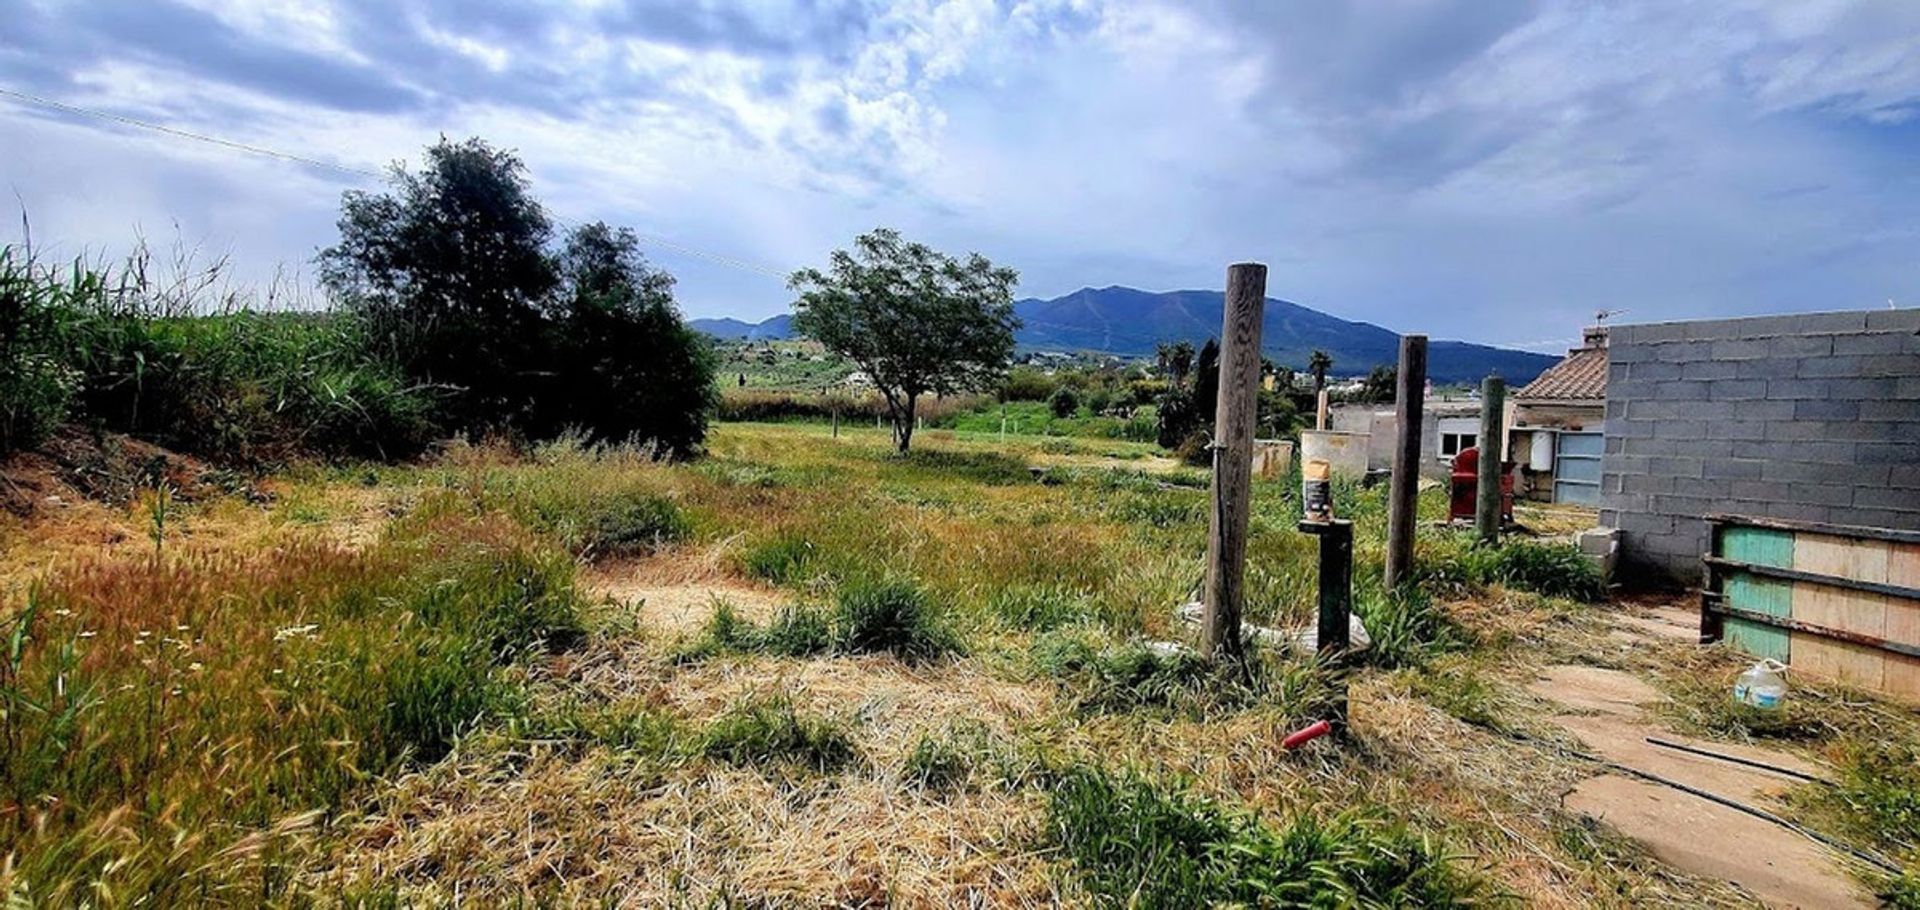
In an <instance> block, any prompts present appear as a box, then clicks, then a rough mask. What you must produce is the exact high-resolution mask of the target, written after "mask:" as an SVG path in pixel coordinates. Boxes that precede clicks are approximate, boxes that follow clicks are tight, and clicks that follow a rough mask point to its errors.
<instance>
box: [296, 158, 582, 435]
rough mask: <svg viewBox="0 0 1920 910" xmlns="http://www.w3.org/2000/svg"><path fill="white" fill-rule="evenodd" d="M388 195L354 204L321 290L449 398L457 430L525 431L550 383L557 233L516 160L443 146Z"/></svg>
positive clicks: (326, 259)
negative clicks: (552, 247) (548, 326)
mask: <svg viewBox="0 0 1920 910" xmlns="http://www.w3.org/2000/svg"><path fill="white" fill-rule="evenodd" d="M389 183H390V185H391V188H392V192H390V193H379V194H375V193H364V192H359V191H350V192H348V193H347V194H346V195H345V196H344V197H343V198H342V200H341V207H340V208H341V210H340V221H339V226H340V242H339V243H338V244H335V245H334V246H332V247H329V248H327V249H325V250H323V251H321V253H320V259H319V262H320V278H321V281H322V282H323V283H325V284H326V286H327V288H328V289H329V290H331V291H332V292H333V293H334V295H335V297H336V298H337V299H339V300H340V301H341V302H342V303H344V304H345V305H346V306H347V307H348V308H349V309H350V310H352V311H354V312H355V313H357V314H358V315H359V316H360V317H361V318H362V319H363V320H365V323H366V326H367V330H368V332H369V333H370V335H371V337H372V341H373V343H374V344H375V345H376V346H377V348H378V349H379V350H380V352H381V353H382V354H384V355H385V356H387V357H390V358H392V359H393V360H394V361H395V362H397V363H399V364H400V365H401V366H402V367H403V368H405V369H406V370H407V371H408V372H409V373H410V374H412V375H414V376H416V377H418V378H420V379H422V380H424V381H426V382H429V383H431V384H433V385H434V386H437V387H439V388H441V389H442V391H443V392H445V393H446V394H444V395H443V396H442V398H443V401H442V405H443V412H444V414H445V416H446V417H447V418H448V419H449V420H450V421H451V422H452V424H453V428H454V429H459V430H468V431H472V430H487V429H498V428H501V427H504V426H508V425H520V424H524V423H525V422H526V421H527V420H528V419H529V417H530V416H531V414H530V412H531V411H532V409H533V407H534V398H535V396H536V395H537V393H538V391H539V389H540V387H541V386H542V384H543V382H542V381H543V380H544V379H545V377H546V375H547V366H548V363H547V360H548V358H547V356H546V353H547V352H546V351H545V350H544V349H543V345H544V343H545V341H546V338H547V336H546V333H545V331H544V329H545V325H544V324H543V321H542V318H541V316H542V309H543V308H544V307H545V306H546V304H547V300H548V296H549V295H550V294H551V293H552V292H553V291H554V289H555V287H556V286H557V283H558V281H559V276H558V274H557V270H556V268H555V265H554V261H553V257H551V256H550V255H548V253H547V249H546V247H547V243H548V241H549V239H550V238H551V236H552V233H553V227H552V225H551V223H550V222H549V221H548V219H547V214H546V212H545V211H544V210H543V209H542V208H541V206H540V203H539V202H538V201H536V200H535V199H534V198H533V194H532V190H531V188H530V187H529V186H528V183H527V176H526V166H525V165H524V164H522V163H521V161H520V159H519V158H518V157H516V156H515V155H514V154H513V153H511V152H508V151H504V150H501V149H496V148H494V147H492V146H490V145H488V144H487V143H486V142H484V141H482V140H480V139H468V140H466V141H464V142H453V141H450V140H448V139H445V138H442V139H441V140H440V141H439V142H438V143H436V144H435V145H433V146H431V147H429V148H428V149H427V156H426V162H425V163H424V165H423V166H422V167H421V169H420V170H419V171H418V172H414V171H410V170H408V169H407V168H406V167H405V166H403V165H399V164H396V165H394V167H393V169H392V172H391V175H390V178H389Z"/></svg>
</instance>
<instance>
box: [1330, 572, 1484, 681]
mask: <svg viewBox="0 0 1920 910" xmlns="http://www.w3.org/2000/svg"><path fill="white" fill-rule="evenodd" d="M1353 610H1354V613H1356V614H1358V615H1359V617H1360V620H1361V622H1363V623H1364V624H1365V625H1366V627H1367V635H1368V636H1369V637H1370V638H1372V639H1373V647H1371V648H1369V649H1368V650H1367V660H1368V661H1369V662H1371V663H1373V664H1374V665H1376V666H1381V667H1389V668H1391V667H1402V666H1409V665H1415V664H1420V663H1422V662H1424V661H1426V660H1427V658H1429V657H1431V656H1432V655H1434V654H1436V653H1439V652H1443V651H1447V650H1451V649H1453V648H1455V647H1457V646H1458V645H1459V644H1460V643H1461V642H1460V634H1459V632H1458V631H1457V630H1456V629H1455V627H1454V625H1453V623H1452V621H1451V620H1449V619H1448V618H1447V615H1446V612H1445V611H1444V610H1442V609H1441V608H1440V605H1439V604H1437V603H1435V602H1434V600H1433V597H1432V596H1430V595H1428V594H1427V592H1426V591H1424V590H1422V589H1420V588H1418V587H1414V586H1411V585H1403V586H1401V587H1399V588H1397V589H1393V590H1381V589H1379V588H1377V587H1374V588H1371V589H1365V588H1363V589H1362V591H1361V593H1360V596H1359V597H1358V598H1357V599H1356V600H1355V602H1354V606H1353Z"/></svg>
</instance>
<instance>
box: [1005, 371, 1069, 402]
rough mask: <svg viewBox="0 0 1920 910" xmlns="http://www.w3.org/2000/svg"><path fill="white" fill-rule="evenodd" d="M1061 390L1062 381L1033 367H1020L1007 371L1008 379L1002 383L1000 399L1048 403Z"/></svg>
mask: <svg viewBox="0 0 1920 910" xmlns="http://www.w3.org/2000/svg"><path fill="white" fill-rule="evenodd" d="M1059 388H1060V381H1059V380H1058V379H1055V378H1054V377H1052V376H1049V375H1047V374H1046V373H1045V372H1043V371H1041V370H1037V369H1035V368H1033V367H1027V366H1020V367H1014V368H1013V369H1011V370H1008V371H1007V378H1006V379H1004V380H1002V381H1001V383H1000V397H1001V399H1002V400H1005V401H1046V400H1047V398H1048V397H1049V396H1051V395H1053V393H1054V391H1055V390H1057V389H1059Z"/></svg>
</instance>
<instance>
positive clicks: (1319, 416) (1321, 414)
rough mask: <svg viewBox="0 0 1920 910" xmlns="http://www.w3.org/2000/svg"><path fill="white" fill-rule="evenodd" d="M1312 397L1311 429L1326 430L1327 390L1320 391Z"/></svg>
mask: <svg viewBox="0 0 1920 910" xmlns="http://www.w3.org/2000/svg"><path fill="white" fill-rule="evenodd" d="M1313 397H1314V407H1313V428H1314V429H1316V430H1324V429H1326V428H1327V390H1326V389H1321V390H1320V391H1319V392H1318V393H1317V394H1315V395H1314V396H1313Z"/></svg>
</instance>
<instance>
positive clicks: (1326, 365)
mask: <svg viewBox="0 0 1920 910" xmlns="http://www.w3.org/2000/svg"><path fill="white" fill-rule="evenodd" d="M1331 369H1333V357H1332V356H1330V355H1328V354H1327V352H1326V351H1322V350H1320V349H1319V348H1314V349H1313V355H1312V356H1310V357H1308V358H1307V372H1309V373H1312V374H1313V394H1315V395H1318V394H1320V390H1321V389H1324V388H1326V387H1327V371H1328V370H1331Z"/></svg>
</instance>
